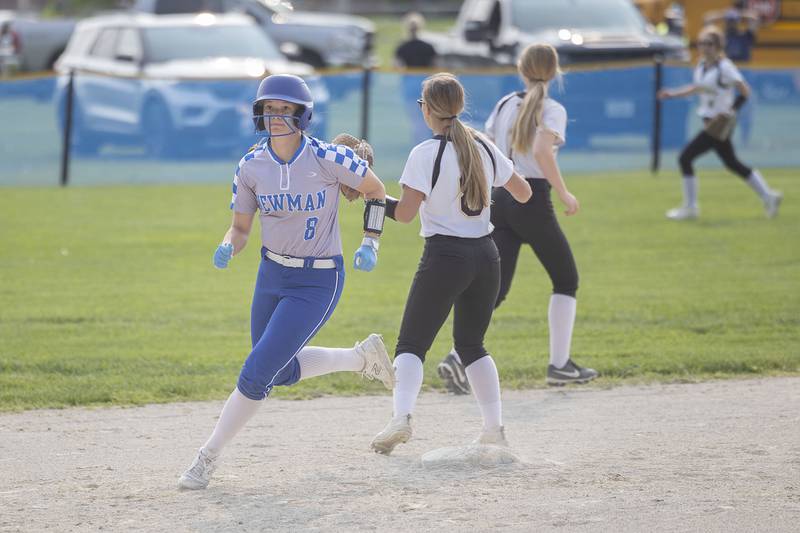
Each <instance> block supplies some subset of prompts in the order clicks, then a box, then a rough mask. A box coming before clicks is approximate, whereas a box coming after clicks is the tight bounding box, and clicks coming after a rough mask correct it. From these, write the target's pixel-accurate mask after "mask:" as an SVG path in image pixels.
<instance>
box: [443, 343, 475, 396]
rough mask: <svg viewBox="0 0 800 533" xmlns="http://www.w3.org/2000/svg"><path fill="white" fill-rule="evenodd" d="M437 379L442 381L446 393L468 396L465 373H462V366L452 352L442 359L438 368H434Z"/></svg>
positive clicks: (467, 383)
mask: <svg viewBox="0 0 800 533" xmlns="http://www.w3.org/2000/svg"><path fill="white" fill-rule="evenodd" d="M436 371H437V372H438V373H439V377H440V378H442V380H443V381H444V386H445V387H446V388H447V391H448V392H452V393H453V394H469V393H470V388H469V381H468V380H467V373H466V372H465V371H464V365H462V364H461V363H460V362H459V360H458V359H456V356H455V355H454V354H453V352H450V353H449V354H447V357H445V358H444V359H442V362H441V363H439V366H437V367H436Z"/></svg>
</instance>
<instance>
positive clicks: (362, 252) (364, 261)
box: [353, 237, 378, 272]
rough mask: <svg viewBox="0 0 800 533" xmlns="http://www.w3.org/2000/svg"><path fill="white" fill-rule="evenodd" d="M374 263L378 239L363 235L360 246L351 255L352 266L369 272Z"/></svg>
mask: <svg viewBox="0 0 800 533" xmlns="http://www.w3.org/2000/svg"><path fill="white" fill-rule="evenodd" d="M376 264H378V239H373V238H372V237H364V240H363V241H361V246H360V247H359V248H358V250H356V255H355V256H354V257H353V268H355V269H356V270H363V271H365V272H371V271H372V269H373V268H375V265H376Z"/></svg>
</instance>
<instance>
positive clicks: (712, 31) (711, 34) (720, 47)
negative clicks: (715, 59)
mask: <svg viewBox="0 0 800 533" xmlns="http://www.w3.org/2000/svg"><path fill="white" fill-rule="evenodd" d="M705 38H708V39H709V40H710V41H711V42H713V43H714V46H715V47H716V48H717V52H719V54H720V55H721V56H724V55H725V34H724V33H723V31H722V30H721V29H719V28H717V27H716V26H713V25H709V26H706V27H704V28H703V29H702V30H700V34H699V35H698V36H697V41H698V42H700V41H702V40H703V39H705Z"/></svg>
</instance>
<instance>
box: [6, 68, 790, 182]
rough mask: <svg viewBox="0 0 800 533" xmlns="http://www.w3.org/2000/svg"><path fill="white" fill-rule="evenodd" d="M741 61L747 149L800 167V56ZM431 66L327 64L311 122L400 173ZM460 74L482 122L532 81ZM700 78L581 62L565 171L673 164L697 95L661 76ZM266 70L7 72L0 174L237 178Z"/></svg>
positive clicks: (742, 135) (557, 93)
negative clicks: (196, 75)
mask: <svg viewBox="0 0 800 533" xmlns="http://www.w3.org/2000/svg"><path fill="white" fill-rule="evenodd" d="M743 73H744V75H745V78H746V79H747V81H748V83H749V84H750V85H751V86H752V88H753V96H752V98H751V99H750V101H749V102H748V104H747V105H746V106H745V107H744V108H743V109H742V111H741V113H740V116H739V124H738V127H737V130H736V132H735V134H734V142H735V144H736V145H737V146H738V148H739V149H740V153H741V157H742V159H743V160H745V161H747V162H748V163H749V164H752V165H756V166H760V167H800V150H798V147H799V146H800V127H798V124H800V69H785V70H761V69H744V70H743ZM428 74H430V73H425V72H419V73H413V74H408V73H399V72H386V71H374V72H369V73H365V72H362V71H352V72H344V73H335V74H320V75H316V76H314V77H312V78H310V79H309V80H308V81H309V84H310V86H311V89H312V92H313V94H314V99H315V111H314V117H313V121H312V128H311V130H310V132H309V133H310V134H312V135H314V136H317V137H320V138H323V139H329V138H332V137H333V136H335V135H336V134H337V133H340V132H349V133H353V134H355V135H366V136H367V138H368V139H369V141H370V142H371V143H372V144H373V146H374V148H375V152H376V164H375V166H376V171H377V173H378V174H379V175H380V176H381V177H382V178H384V179H386V180H391V179H396V178H397V177H398V176H399V174H400V172H401V171H402V168H403V164H404V162H405V159H406V156H407V155H408V153H409V151H410V150H411V148H412V147H413V146H414V145H415V144H416V143H418V142H420V141H421V140H423V139H425V138H427V137H428V136H430V131H429V130H428V129H427V127H426V126H425V124H424V122H423V121H422V117H421V114H420V111H419V108H418V106H417V104H416V99H417V98H418V97H419V94H420V84H421V82H422V80H424V79H425V77H426V76H427V75H428ZM459 77H460V79H461V80H462V82H463V83H464V86H465V87H466V90H467V97H468V104H467V111H466V113H465V114H464V119H465V120H466V121H468V122H469V123H471V125H472V126H474V127H476V128H478V129H482V128H483V124H484V122H485V120H486V118H487V117H488V115H489V113H490V112H491V110H492V108H493V106H494V104H495V103H496V102H497V100H498V99H500V98H501V97H502V96H503V95H505V94H507V93H509V92H512V91H517V90H521V89H522V84H521V82H520V80H519V78H518V76H517V75H516V73H514V72H508V71H504V72H469V73H461V74H459ZM690 80H691V68H690V67H688V66H675V65H665V66H663V67H658V66H656V65H650V64H648V65H637V66H625V67H618V68H607V69H602V70H587V71H573V72H569V73H567V74H565V75H564V76H563V77H562V79H560V80H557V81H554V82H553V84H552V85H551V88H550V90H551V95H552V96H553V97H554V98H556V99H557V100H559V101H560V102H561V103H563V104H564V106H565V107H566V108H567V112H568V115H569V122H568V127H567V142H566V145H565V146H564V147H563V148H562V150H561V152H560V155H559V161H560V163H561V167H562V170H563V171H564V172H565V173H594V172H617V171H627V170H646V169H650V168H651V167H652V166H653V165H654V163H656V164H657V166H660V168H661V172H662V173H672V172H673V171H674V170H675V168H676V158H677V154H678V153H679V150H680V147H681V146H682V145H683V144H684V143H685V142H686V141H687V139H689V138H690V136H692V135H694V133H695V132H697V131H698V130H699V128H700V121H699V119H698V118H697V116H696V113H695V105H696V104H695V102H694V100H692V99H684V100H669V101H665V102H662V103H661V104H660V106H658V107H657V103H656V100H655V91H656V89H657V87H658V86H659V84H661V85H663V86H665V87H673V86H677V85H682V84H685V83H688V82H689V81H690ZM258 82H259V80H258V79H246V80H174V79H142V78H136V79H131V78H112V77H107V76H99V75H93V74H86V73H75V74H74V77H72V81H71V82H70V76H67V75H64V76H52V77H41V78H36V79H16V80H2V81H0V185H31V186H34V185H35V186H41V185H57V184H59V183H62V182H63V181H65V180H67V181H68V183H69V184H70V185H73V184H74V185H88V184H110V183H175V182H217V181H228V180H229V179H230V176H231V173H232V171H233V169H234V168H235V165H236V163H237V162H238V160H239V157H241V155H242V154H243V153H244V152H246V151H247V149H248V148H249V147H250V146H251V145H252V144H253V143H255V142H256V141H257V140H258V137H257V135H256V134H255V133H254V131H253V123H252V119H251V113H252V111H251V104H250V101H251V99H252V97H253V95H254V94H255V90H256V87H257V86H258ZM68 119H70V120H69V121H68ZM67 122H69V124H68V123H67ZM67 126H69V127H67ZM65 132H68V134H69V135H68V138H67V137H65ZM64 148H66V151H65V150H64ZM654 148H655V149H657V150H656V151H654ZM654 155H656V156H657V157H656V158H654ZM719 165H720V163H719V162H718V161H717V159H716V158H715V157H714V155H713V154H710V155H708V156H706V157H704V158H703V159H702V160H701V161H700V167H701V168H702V167H703V166H710V167H715V166H719Z"/></svg>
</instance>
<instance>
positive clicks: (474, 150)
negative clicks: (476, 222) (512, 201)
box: [422, 72, 489, 211]
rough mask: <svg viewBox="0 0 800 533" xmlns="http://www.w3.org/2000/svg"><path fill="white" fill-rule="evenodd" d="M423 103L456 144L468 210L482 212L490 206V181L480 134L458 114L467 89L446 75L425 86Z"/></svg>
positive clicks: (432, 77) (429, 80) (463, 192)
mask: <svg viewBox="0 0 800 533" xmlns="http://www.w3.org/2000/svg"><path fill="white" fill-rule="evenodd" d="M422 100H423V101H424V102H425V104H426V105H427V106H428V108H429V109H430V112H431V116H432V117H433V118H434V119H435V120H437V121H439V123H440V124H441V125H442V127H443V128H442V129H444V132H445V134H446V135H447V138H448V139H449V140H451V141H452V142H453V148H454V149H455V151H456V155H457V156H458V168H459V170H460V171H461V184H460V191H461V194H462V197H463V199H464V200H465V202H466V205H467V208H469V209H470V210H473V211H482V210H483V209H484V208H486V207H489V182H488V180H487V179H486V172H485V171H484V169H483V160H482V159H481V154H480V152H479V151H478V145H477V141H476V135H477V133H476V132H475V130H473V129H472V128H469V127H467V126H465V125H464V124H463V123H462V122H461V121H460V120H459V119H458V115H459V113H461V112H462V111H463V110H464V87H463V86H462V85H461V82H459V81H458V78H456V77H455V76H453V75H452V74H448V73H446V72H442V73H439V74H434V75H433V76H431V77H429V78H427V79H426V80H425V81H424V82H423V83H422Z"/></svg>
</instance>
